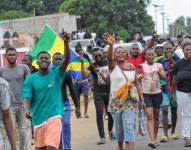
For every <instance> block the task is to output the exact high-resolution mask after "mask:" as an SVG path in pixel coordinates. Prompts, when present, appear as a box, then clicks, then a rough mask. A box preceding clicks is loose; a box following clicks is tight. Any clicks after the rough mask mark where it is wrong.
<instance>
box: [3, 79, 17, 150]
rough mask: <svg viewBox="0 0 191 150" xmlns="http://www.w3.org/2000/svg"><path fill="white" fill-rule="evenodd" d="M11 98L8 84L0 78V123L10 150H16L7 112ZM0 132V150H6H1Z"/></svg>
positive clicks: (10, 121)
mask: <svg viewBox="0 0 191 150" xmlns="http://www.w3.org/2000/svg"><path fill="white" fill-rule="evenodd" d="M11 98H12V93H11V90H10V87H9V83H8V82H7V81H6V80H4V79H3V78H0V116H1V117H0V122H2V121H3V125H4V128H5V130H6V133H7V136H8V139H9V143H10V145H11V150H16V144H15V138H14V129H13V122H12V119H11V115H10V111H9V109H10V104H11ZM1 131H2V129H1ZM1 131H0V149H1V150H6V149H4V148H3V140H2V133H1Z"/></svg>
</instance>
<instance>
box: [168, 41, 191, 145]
mask: <svg viewBox="0 0 191 150" xmlns="http://www.w3.org/2000/svg"><path fill="white" fill-rule="evenodd" d="M181 47H182V50H183V52H184V58H183V59H181V60H179V61H178V62H177V63H176V64H175V65H174V67H173V81H172V91H171V100H172V102H173V101H174V100H175V98H174V95H173V94H174V92H175V90H176V89H177V103H178V110H179V112H180V118H181V126H182V127H181V133H182V136H183V138H184V147H191V105H190V100H191V40H190V39H184V40H183V42H182V45H181Z"/></svg>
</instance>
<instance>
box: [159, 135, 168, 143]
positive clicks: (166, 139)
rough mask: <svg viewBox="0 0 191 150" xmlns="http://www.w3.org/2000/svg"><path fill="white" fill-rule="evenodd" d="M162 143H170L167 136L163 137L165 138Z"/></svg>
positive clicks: (161, 140)
mask: <svg viewBox="0 0 191 150" xmlns="http://www.w3.org/2000/svg"><path fill="white" fill-rule="evenodd" d="M160 142H161V143H165V142H169V139H168V137H167V136H163V137H162V138H161V139H160Z"/></svg>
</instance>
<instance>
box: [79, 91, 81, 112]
mask: <svg viewBox="0 0 191 150" xmlns="http://www.w3.org/2000/svg"><path fill="white" fill-rule="evenodd" d="M78 110H79V111H80V112H81V110H80V95H78Z"/></svg>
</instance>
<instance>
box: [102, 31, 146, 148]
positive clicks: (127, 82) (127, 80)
mask: <svg viewBox="0 0 191 150" xmlns="http://www.w3.org/2000/svg"><path fill="white" fill-rule="evenodd" d="M103 37H104V40H105V41H106V42H107V43H108V44H109V49H108V55H107V59H108V67H109V71H110V84H111V85H110V86H111V87H110V101H109V106H108V111H109V112H111V114H112V117H113V120H114V125H115V133H116V138H117V142H118V147H117V149H118V150H134V143H135V120H136V111H137V107H138V106H137V105H138V103H137V101H135V100H133V99H132V98H131V96H129V95H128V92H129V89H130V86H132V85H134V86H135V89H136V90H137V92H138V95H139V98H140V101H141V103H142V104H144V100H143V95H142V93H141V89H140V87H139V82H138V79H137V76H136V71H135V69H134V67H133V65H132V64H130V63H128V62H127V57H128V54H127V51H126V50H125V49H124V48H122V47H118V48H116V49H115V50H114V52H113V44H114V42H115V38H114V36H112V35H110V34H109V33H105V34H104V35H103ZM123 142H125V146H123Z"/></svg>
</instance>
